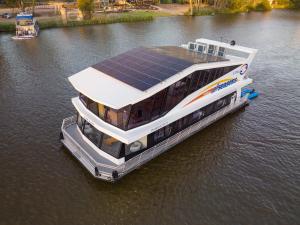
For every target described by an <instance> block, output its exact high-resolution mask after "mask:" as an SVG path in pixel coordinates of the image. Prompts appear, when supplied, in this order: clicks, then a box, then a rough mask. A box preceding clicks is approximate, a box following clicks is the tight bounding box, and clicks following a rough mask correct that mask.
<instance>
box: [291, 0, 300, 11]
mask: <svg viewBox="0 0 300 225" xmlns="http://www.w3.org/2000/svg"><path fill="white" fill-rule="evenodd" d="M291 2H292V4H293V7H294V8H296V9H300V0H291Z"/></svg>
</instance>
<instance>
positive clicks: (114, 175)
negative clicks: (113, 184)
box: [111, 170, 119, 179]
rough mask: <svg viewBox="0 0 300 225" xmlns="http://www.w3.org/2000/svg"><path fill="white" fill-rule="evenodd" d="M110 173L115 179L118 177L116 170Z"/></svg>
mask: <svg viewBox="0 0 300 225" xmlns="http://www.w3.org/2000/svg"><path fill="white" fill-rule="evenodd" d="M111 175H112V177H113V178H114V179H117V178H118V177H119V174H118V171H116V170H114V171H112V173H111Z"/></svg>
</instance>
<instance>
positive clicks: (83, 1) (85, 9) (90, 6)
mask: <svg viewBox="0 0 300 225" xmlns="http://www.w3.org/2000/svg"><path fill="white" fill-rule="evenodd" d="M77 3H78V8H79V10H80V11H81V12H82V14H83V18H84V19H91V18H92V13H93V11H94V0H78V1H77Z"/></svg>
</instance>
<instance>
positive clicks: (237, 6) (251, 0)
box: [0, 0, 300, 32]
mask: <svg viewBox="0 0 300 225" xmlns="http://www.w3.org/2000/svg"><path fill="white" fill-rule="evenodd" d="M167 1H169V0H167ZM179 1H182V0H179ZM191 1H192V0H190V3H191ZM294 1H296V3H297V4H299V5H295V4H291V1H290V0H280V1H277V2H276V4H272V7H271V5H270V1H268V0H259V1H258V2H256V0H227V4H226V5H216V4H215V3H214V4H213V5H212V4H203V3H202V2H199V1H198V2H196V4H195V3H194V2H192V7H191V4H190V5H189V7H187V10H186V11H185V12H184V13H181V14H179V13H176V12H172V8H171V9H168V10H163V7H162V8H160V10H135V11H129V12H119V13H101V14H95V15H94V16H92V17H90V18H86V19H84V20H80V21H68V22H67V23H64V22H63V20H62V19H61V18H60V17H59V16H56V17H48V18H39V17H37V20H38V22H39V26H40V29H50V28H59V27H77V26H87V25H100V24H112V23H131V22H139V21H151V20H154V19H155V18H156V17H166V16H174V15H184V16H213V15H216V14H236V13H245V12H251V11H260V12H262V11H270V10H272V9H297V8H298V7H300V0H294ZM297 1H299V3H298V2H297ZM222 2H223V3H224V2H226V0H225V1H222ZM166 3H168V2H166ZM179 3H182V2H179ZM169 5H170V6H171V5H174V4H169ZM177 5H179V6H180V4H177ZM181 5H182V6H183V4H181ZM161 6H164V4H161ZM185 6H187V5H185ZM158 8H159V7H158ZM191 9H192V10H191ZM298 9H299V8H298ZM14 31H15V23H14V20H11V19H10V20H7V21H5V20H0V32H14Z"/></svg>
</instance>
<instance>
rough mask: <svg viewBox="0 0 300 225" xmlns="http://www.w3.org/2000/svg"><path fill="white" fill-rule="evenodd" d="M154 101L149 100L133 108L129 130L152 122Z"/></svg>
mask: <svg viewBox="0 0 300 225" xmlns="http://www.w3.org/2000/svg"><path fill="white" fill-rule="evenodd" d="M153 103H154V101H153V99H152V98H147V99H145V100H143V101H141V102H139V103H137V104H134V105H133V106H132V108H131V112H130V118H129V122H128V129H131V128H134V127H137V126H140V125H142V124H145V123H147V122H149V121H150V119H151V112H152V108H153Z"/></svg>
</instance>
